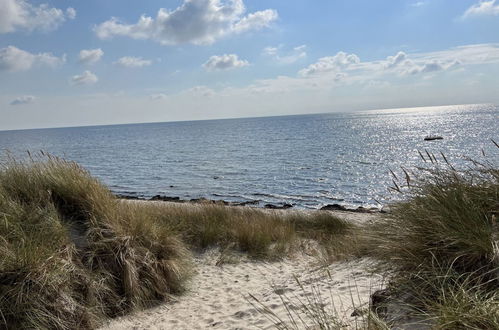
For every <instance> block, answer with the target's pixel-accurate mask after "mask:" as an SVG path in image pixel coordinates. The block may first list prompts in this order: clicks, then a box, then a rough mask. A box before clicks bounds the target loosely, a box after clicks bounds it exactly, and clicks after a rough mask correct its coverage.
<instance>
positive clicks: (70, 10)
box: [66, 7, 76, 19]
mask: <svg viewBox="0 0 499 330" xmlns="http://www.w3.org/2000/svg"><path fill="white" fill-rule="evenodd" d="M66 16H67V17H68V18H69V19H75V18H76V10H75V9H74V8H71V7H69V8H68V9H66Z"/></svg>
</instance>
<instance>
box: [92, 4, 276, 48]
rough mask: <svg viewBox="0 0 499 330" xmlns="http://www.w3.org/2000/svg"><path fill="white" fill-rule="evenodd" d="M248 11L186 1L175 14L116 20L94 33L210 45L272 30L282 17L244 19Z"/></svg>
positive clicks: (273, 13) (238, 6) (267, 15)
mask: <svg viewBox="0 0 499 330" xmlns="http://www.w3.org/2000/svg"><path fill="white" fill-rule="evenodd" d="M245 11H246V8H245V6H244V3H243V1H242V0H230V1H226V2H222V1H220V0H184V2H183V4H182V5H181V6H179V7H178V8H176V9H174V10H172V11H169V10H167V9H164V8H161V9H160V10H159V11H158V13H157V15H156V17H155V18H153V17H149V16H145V15H142V16H141V17H140V18H139V20H138V21H137V23H135V24H126V23H124V22H122V21H120V20H119V19H117V18H115V17H113V18H111V19H110V20H108V21H105V22H103V23H101V24H99V25H97V26H95V27H94V31H95V33H96V34H97V36H98V37H99V38H100V39H109V38H112V37H115V36H122V37H129V38H132V39H145V40H153V41H156V42H159V43H160V44H163V45H178V44H194V45H207V44H212V43H214V42H215V41H216V40H218V39H220V38H221V37H223V36H227V35H231V34H236V33H242V32H245V31H249V30H258V29H262V28H265V27H268V26H269V25H270V24H271V23H272V22H273V21H275V20H276V19H277V17H278V14H277V11H275V10H273V9H267V10H263V11H257V12H254V13H250V14H248V15H247V16H242V15H243V14H244V13H245Z"/></svg>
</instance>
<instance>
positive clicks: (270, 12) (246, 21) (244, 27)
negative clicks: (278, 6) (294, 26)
mask: <svg viewBox="0 0 499 330" xmlns="http://www.w3.org/2000/svg"><path fill="white" fill-rule="evenodd" d="M277 18H278V14H277V11H275V10H274V9H266V10H262V11H257V12H254V13H251V14H249V15H248V16H246V17H243V18H242V19H241V20H240V21H238V22H236V23H235V24H234V26H233V29H234V32H236V33H241V32H245V31H248V30H256V29H262V28H265V27H268V26H269V24H270V23H271V22H273V21H275V20H276V19H277Z"/></svg>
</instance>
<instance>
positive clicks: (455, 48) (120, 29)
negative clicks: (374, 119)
mask: <svg viewBox="0 0 499 330" xmlns="http://www.w3.org/2000/svg"><path fill="white" fill-rule="evenodd" d="M497 31H499V0H487V1H478V0H460V1H452V0H425V1H416V0H414V1H384V0H362V1H361V0H348V1H346V0H343V1H338V0H327V1H326V0H324V1H319V0H317V1H313V2H312V1H310V0H308V1H305V0H299V1H283V0H279V1H277V0H266V1H249V0H246V1H243V0H232V1H230V0H227V1H222V0H188V1H185V0H181V1H167V0H163V1H159V0H148V1H136V0H106V1H102V0H85V1H76V0H64V1H61V0H57V1H55V0H54V1H47V0H42V1H38V0H0V86H1V89H0V116H1V118H2V120H1V121H0V129H18V128H34V127H58V126H80V125H96V124H113V123H131V122H154V121H172V120H196V119H211V118H228V117H248V116H271V115H282V114H299V113H317V112H332V111H350V110H361V109H362V110H365V109H380V108H391V107H412V106H427V105H444V104H461V103H496V104H497V103H499V93H498V88H497V87H498V86H499V81H498V80H499V78H497V77H499V65H498V64H499V34H498V33H497Z"/></svg>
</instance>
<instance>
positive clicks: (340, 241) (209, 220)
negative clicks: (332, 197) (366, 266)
mask: <svg viewBox="0 0 499 330" xmlns="http://www.w3.org/2000/svg"><path fill="white" fill-rule="evenodd" d="M121 207H122V208H123V209H128V210H134V211H133V212H137V213H140V214H147V216H148V217H149V218H152V219H155V220H154V221H156V222H159V223H161V224H163V225H166V226H168V227H169V228H171V230H172V231H174V232H176V233H178V235H179V236H180V237H181V238H182V240H183V241H184V242H186V243H187V244H188V245H189V246H190V248H191V249H193V250H194V251H198V252H199V251H203V250H204V249H206V248H213V247H218V248H221V249H232V250H235V251H238V252H243V253H245V254H247V255H248V256H250V257H251V258H254V259H266V260H276V259H281V258H283V257H285V256H288V255H289V254H290V253H292V252H293V251H294V250H296V249H297V248H299V247H300V243H301V242H302V241H303V240H304V239H314V240H318V241H320V242H321V244H320V245H321V247H323V248H324V249H327V250H328V251H329V252H330V256H331V258H333V257H334V258H336V259H340V258H346V257H349V256H351V255H352V253H350V252H351V251H352V250H353V249H354V248H355V246H356V244H355V240H354V233H356V227H355V226H354V225H352V224H349V223H347V222H346V221H344V220H342V219H339V218H337V217H335V216H333V215H332V214H330V213H329V212H313V213H309V214H307V213H304V212H299V213H298V212H295V213H293V212H275V211H267V210H260V209H254V208H246V207H225V206H219V205H185V204H177V205H174V204H168V203H162V202H156V203H149V202H136V201H123V202H122V206H121ZM333 237H334V239H330V238H333Z"/></svg>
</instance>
